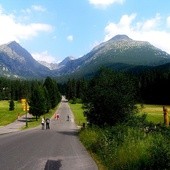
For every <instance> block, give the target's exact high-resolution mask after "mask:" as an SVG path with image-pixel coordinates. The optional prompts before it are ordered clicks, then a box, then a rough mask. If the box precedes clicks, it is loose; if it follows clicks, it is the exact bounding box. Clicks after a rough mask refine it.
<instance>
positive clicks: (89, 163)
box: [0, 101, 98, 170]
mask: <svg viewBox="0 0 170 170" xmlns="http://www.w3.org/2000/svg"><path fill="white" fill-rule="evenodd" d="M57 112H58V114H59V115H60V119H59V120H55V119H51V122H50V129H49V130H42V129H41V127H38V128H35V129H32V130H25V131H20V132H14V133H10V134H4V135H0V170H96V169H98V168H97V166H96V164H95V162H94V161H93V160H92V158H91V157H90V155H89V154H88V152H87V151H86V150H85V148H84V147H83V146H82V144H81V142H80V141H79V139H78V137H77V132H78V129H77V127H76V126H75V124H74V122H73V117H72V116H73V115H72V113H71V110H70V108H69V106H68V103H67V102H66V101H62V102H61V104H60V107H59V109H58V111H57ZM68 114H69V115H70V117H71V119H70V121H67V115H68Z"/></svg>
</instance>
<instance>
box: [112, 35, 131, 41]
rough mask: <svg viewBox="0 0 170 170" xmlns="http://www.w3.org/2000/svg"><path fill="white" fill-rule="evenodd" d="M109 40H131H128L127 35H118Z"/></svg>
mask: <svg viewBox="0 0 170 170" xmlns="http://www.w3.org/2000/svg"><path fill="white" fill-rule="evenodd" d="M111 40H112V41H130V40H132V39H131V38H129V37H128V36H127V35H124V34H118V35H116V36H114V37H113V38H112V39H111Z"/></svg>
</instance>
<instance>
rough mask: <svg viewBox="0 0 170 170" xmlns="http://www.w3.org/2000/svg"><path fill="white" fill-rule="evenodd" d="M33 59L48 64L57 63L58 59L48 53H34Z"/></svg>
mask: <svg viewBox="0 0 170 170" xmlns="http://www.w3.org/2000/svg"><path fill="white" fill-rule="evenodd" d="M31 55H32V56H33V58H34V59H35V60H37V61H45V62H47V63H57V61H56V58H55V57H54V56H52V55H50V54H49V53H48V51H43V52H41V53H37V52H35V53H32V54H31Z"/></svg>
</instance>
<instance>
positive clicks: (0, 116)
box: [0, 100, 25, 126]
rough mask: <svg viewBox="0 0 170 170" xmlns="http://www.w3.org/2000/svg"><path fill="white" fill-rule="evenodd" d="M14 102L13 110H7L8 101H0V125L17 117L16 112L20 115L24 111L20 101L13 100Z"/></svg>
mask: <svg viewBox="0 0 170 170" xmlns="http://www.w3.org/2000/svg"><path fill="white" fill-rule="evenodd" d="M14 103H15V110H12V111H9V101H7V100H4V101H0V126H5V125H7V124H9V123H12V122H14V121H15V120H16V119H17V118H18V114H19V115H20V116H21V115H23V114H24V113H25V112H24V111H23V110H22V105H21V103H20V102H17V101H15V102H14Z"/></svg>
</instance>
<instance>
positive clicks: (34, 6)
mask: <svg viewBox="0 0 170 170" xmlns="http://www.w3.org/2000/svg"><path fill="white" fill-rule="evenodd" d="M31 8H32V9H33V10H34V11H38V12H45V11H46V9H45V8H44V7H42V6H41V5H32V6H31Z"/></svg>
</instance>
